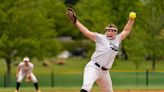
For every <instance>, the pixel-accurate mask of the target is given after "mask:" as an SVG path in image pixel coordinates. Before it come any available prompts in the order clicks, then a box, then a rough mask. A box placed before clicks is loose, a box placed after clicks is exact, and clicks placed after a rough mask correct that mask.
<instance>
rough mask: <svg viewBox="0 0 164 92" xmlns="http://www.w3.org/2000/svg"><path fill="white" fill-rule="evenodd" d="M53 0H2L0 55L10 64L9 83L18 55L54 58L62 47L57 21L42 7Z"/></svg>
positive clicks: (0, 10)
mask: <svg viewBox="0 0 164 92" xmlns="http://www.w3.org/2000/svg"><path fill="white" fill-rule="evenodd" d="M51 1H53V0H2V1H1V2H0V17H1V18H0V28H1V31H0V50H1V52H0V57H1V58H4V59H5V62H6V65H7V72H6V74H7V77H6V81H7V82H6V83H8V84H7V85H6V86H9V85H10V72H11V63H12V60H13V59H14V58H15V57H24V56H29V57H30V58H32V57H37V58H44V57H53V56H55V55H56V54H57V52H58V51H59V50H60V47H61V46H60V44H59V43H58V42H57V40H56V39H55V37H56V30H55V29H54V26H55V25H54V22H55V20H54V18H53V17H50V16H51V14H50V13H49V12H48V8H47V7H43V6H45V4H46V3H45V2H47V3H48V2H51ZM56 3H57V2H56ZM48 4H50V3H48ZM52 4H53V3H52ZM58 4H60V2H58ZM47 6H48V5H47Z"/></svg>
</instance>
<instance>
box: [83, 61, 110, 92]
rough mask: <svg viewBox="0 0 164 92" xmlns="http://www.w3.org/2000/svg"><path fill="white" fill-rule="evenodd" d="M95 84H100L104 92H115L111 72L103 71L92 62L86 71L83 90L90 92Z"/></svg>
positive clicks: (86, 67)
mask: <svg viewBox="0 0 164 92" xmlns="http://www.w3.org/2000/svg"><path fill="white" fill-rule="evenodd" d="M94 82H96V83H97V84H98V86H99V87H100V88H101V90H102V92H113V89H112V81H111V78H110V74H109V71H103V70H102V69H100V68H99V67H97V66H96V65H95V64H94V62H93V61H90V62H89V63H88V64H87V65H86V66H85V69H84V76H83V86H82V89H84V90H87V91H88V92H90V91H91V88H92V86H93V84H94Z"/></svg>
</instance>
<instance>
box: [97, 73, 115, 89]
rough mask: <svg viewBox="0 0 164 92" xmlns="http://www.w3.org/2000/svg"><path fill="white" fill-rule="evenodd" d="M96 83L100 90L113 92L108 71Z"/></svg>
mask: <svg viewBox="0 0 164 92" xmlns="http://www.w3.org/2000/svg"><path fill="white" fill-rule="evenodd" d="M96 83H97V84H98V85H99V86H100V88H101V90H102V92H113V88H112V80H111V77H110V74H109V73H107V74H105V75H103V76H102V77H101V78H100V79H99V80H97V81H96Z"/></svg>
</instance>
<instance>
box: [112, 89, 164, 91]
mask: <svg viewBox="0 0 164 92" xmlns="http://www.w3.org/2000/svg"><path fill="white" fill-rule="evenodd" d="M114 92H164V90H132V89H130V90H128V89H127V90H114Z"/></svg>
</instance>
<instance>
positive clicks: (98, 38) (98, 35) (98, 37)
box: [95, 32, 103, 43]
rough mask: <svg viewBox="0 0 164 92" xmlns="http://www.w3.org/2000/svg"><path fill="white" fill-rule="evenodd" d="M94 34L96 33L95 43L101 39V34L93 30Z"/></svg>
mask: <svg viewBox="0 0 164 92" xmlns="http://www.w3.org/2000/svg"><path fill="white" fill-rule="evenodd" d="M95 35H96V43H99V42H101V41H102V39H103V35H102V34H99V33H97V32H95Z"/></svg>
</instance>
